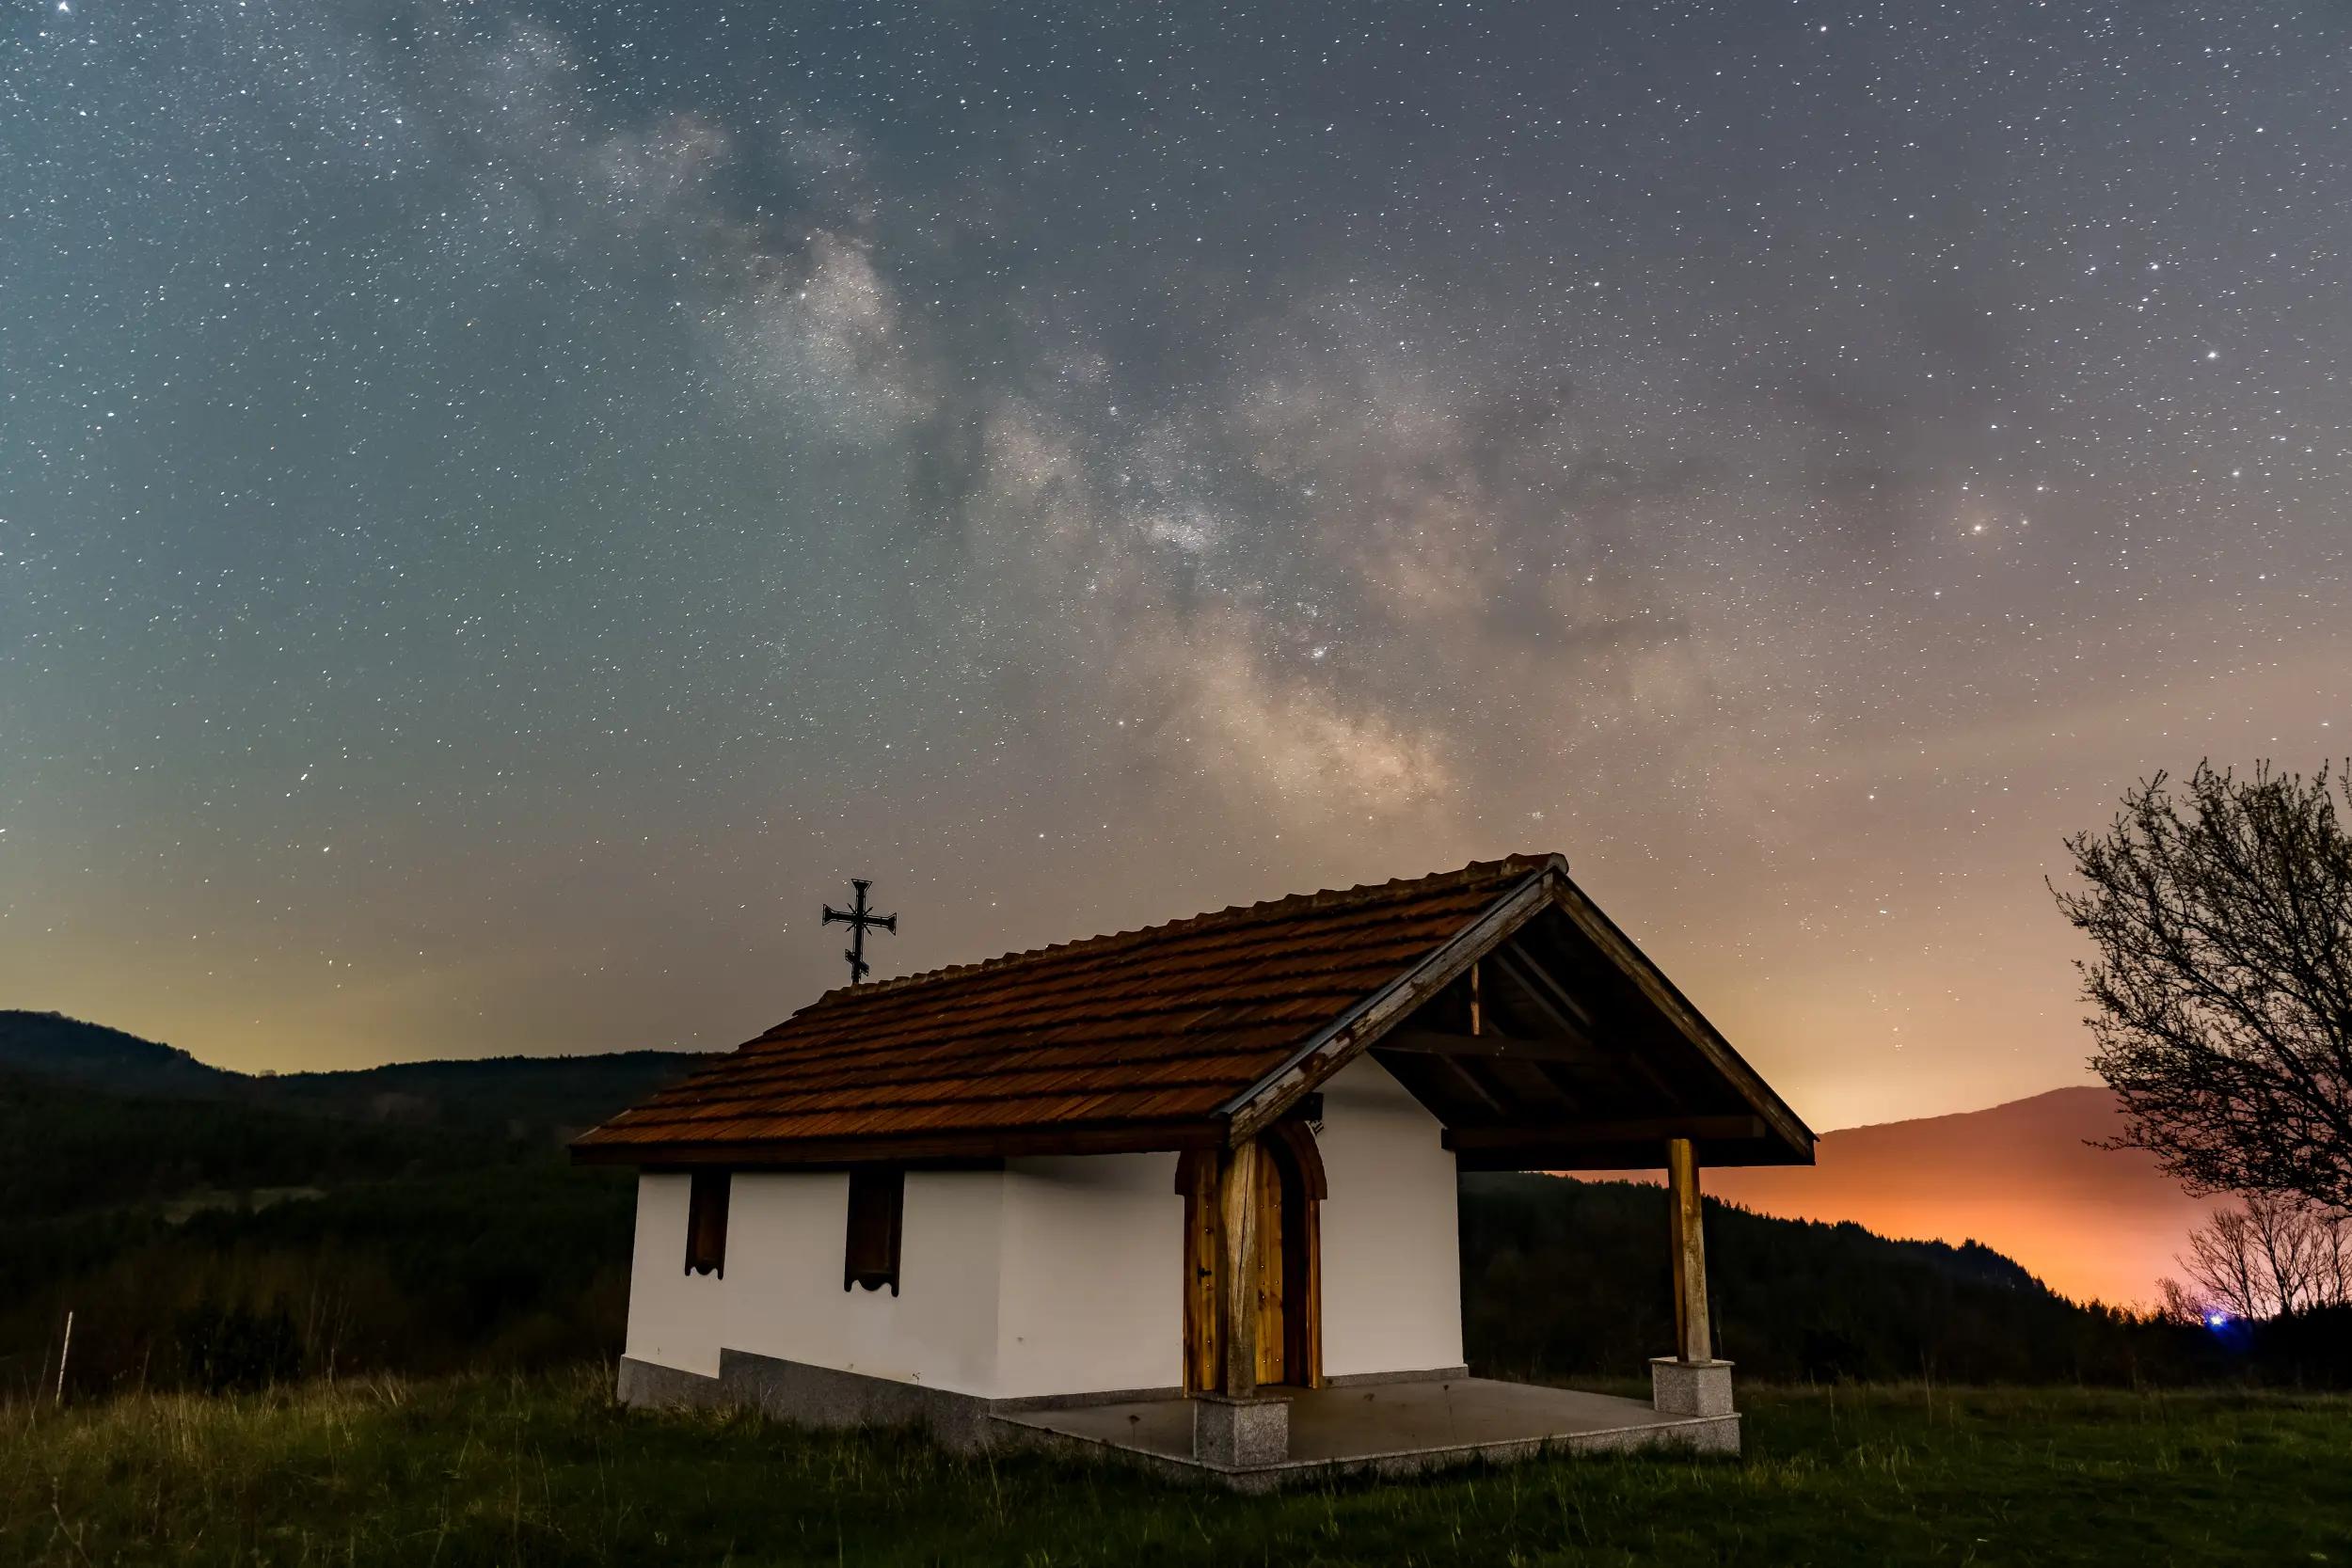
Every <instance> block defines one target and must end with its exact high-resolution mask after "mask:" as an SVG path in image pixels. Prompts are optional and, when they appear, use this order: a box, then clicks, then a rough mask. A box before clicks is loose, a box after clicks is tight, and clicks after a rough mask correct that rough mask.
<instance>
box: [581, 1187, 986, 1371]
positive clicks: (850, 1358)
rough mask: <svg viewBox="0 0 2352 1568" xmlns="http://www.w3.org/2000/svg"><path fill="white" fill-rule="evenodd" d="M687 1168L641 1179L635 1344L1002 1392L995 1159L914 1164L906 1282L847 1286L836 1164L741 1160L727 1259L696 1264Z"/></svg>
mask: <svg viewBox="0 0 2352 1568" xmlns="http://www.w3.org/2000/svg"><path fill="white" fill-rule="evenodd" d="M689 1180H690V1179H689V1178H687V1177H685V1176H674V1175H668V1174H660V1175H653V1174H649V1175H646V1176H644V1177H642V1178H640V1179H639V1181H638V1187H637V1252H636V1259H635V1263H634V1267H633V1269H632V1270H631V1278H630V1281H629V1300H628V1354H629V1355H631V1356H632V1357H634V1358H636V1359H638V1360H641V1361H651V1362H655V1363H658V1364H660V1365H661V1366H665V1367H676V1368H679V1369H682V1370H687V1371H694V1372H702V1373H705V1374H715V1373H716V1372H717V1371H718V1370H719V1350H720V1347H721V1346H725V1347H726V1348H727V1349H729V1350H739V1351H749V1352H752V1353H754V1354H759V1355H772V1356H777V1357H780V1358H782V1359H784V1360H787V1361H798V1362H802V1363H803V1364H805V1365H808V1366H813V1367H831V1368H834V1369H835V1370H841V1371H850V1372H861V1373H864V1374H865V1375H866V1376H868V1377H880V1378H888V1379H891V1380H893V1381H896V1382H901V1383H920V1384H923V1385H925V1386H930V1387H934V1388H946V1389H950V1390H953V1391H955V1392H958V1393H966V1394H977V1395H980V1396H983V1397H986V1396H992V1395H993V1394H994V1392H995V1386H994V1385H995V1377H996V1280H997V1275H998V1272H999V1271H998V1259H999V1255H1000V1247H1001V1243H1002V1237H1003V1218H1004V1215H1003V1210H1004V1191H1005V1189H1004V1180H1003V1178H1002V1177H1001V1176H1000V1175H999V1174H998V1173H996V1172H994V1171H921V1170H918V1171H909V1172H908V1173H907V1179H906V1206H905V1211H904V1216H903V1219H902V1222H901V1226H900V1230H899V1268H898V1294H897V1295H895V1296H894V1295H892V1294H891V1293H890V1291H889V1290H888V1289H887V1288H884V1289H882V1290H880V1291H867V1290H865V1289H862V1288H857V1289H850V1290H844V1289H842V1284H841V1261H842V1249H843V1246H844V1244H845V1243H846V1241H847V1232H848V1227H849V1202H850V1179H849V1177H848V1176H846V1175H844V1174H843V1173H841V1172H838V1171H819V1172H801V1171H737V1172H736V1173H735V1176H734V1179H733V1181H732V1183H731V1186H730V1191H729V1193H728V1196H727V1244H726V1269H725V1272H724V1273H723V1275H689V1274H685V1273H684V1272H683V1270H684V1266H685V1261H686V1209H687V1196H688V1188H689Z"/></svg>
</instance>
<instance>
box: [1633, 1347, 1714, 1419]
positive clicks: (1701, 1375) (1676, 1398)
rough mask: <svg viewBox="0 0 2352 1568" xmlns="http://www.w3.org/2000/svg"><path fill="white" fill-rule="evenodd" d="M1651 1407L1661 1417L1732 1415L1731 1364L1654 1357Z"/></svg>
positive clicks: (1650, 1366)
mask: <svg viewBox="0 0 2352 1568" xmlns="http://www.w3.org/2000/svg"><path fill="white" fill-rule="evenodd" d="M1649 1387H1650V1404H1651V1406H1652V1408H1654V1409H1656V1410H1657V1412H1658V1413H1659V1414H1660V1415H1661V1416H1728V1415H1730V1414H1731V1413H1732V1411H1731V1363H1730V1362H1728V1361H1684V1360H1680V1359H1678V1358H1677V1357H1675V1356H1671V1355H1659V1356H1653V1357H1651V1358H1650V1364H1649Z"/></svg>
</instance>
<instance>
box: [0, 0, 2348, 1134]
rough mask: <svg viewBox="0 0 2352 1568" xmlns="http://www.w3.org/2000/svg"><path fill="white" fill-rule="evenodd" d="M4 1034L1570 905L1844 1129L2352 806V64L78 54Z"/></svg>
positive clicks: (812, 985) (74, 9)
mask: <svg viewBox="0 0 2352 1568" xmlns="http://www.w3.org/2000/svg"><path fill="white" fill-rule="evenodd" d="M5 28H6V30H5V34H4V35H0V153H4V154H5V158H4V159H0V168H4V169H5V174H0V306H4V307H5V309H0V421H4V422H0V1005H8V1006H31V1007H56V1008H60V1009H63V1010H65V1011H67V1012H70V1013H74V1014H78V1015H80V1016H84V1017H89V1018H94V1019H98V1020H100V1021H103V1022H109V1023H113V1024H115V1025H117V1026H119V1027H123V1028H128V1029H132V1030H135V1031H137V1032H139V1033H143V1034H147V1035H150V1036H152V1037H160V1038H164V1039H167V1040H170V1041H172V1042H173V1043H175V1044H178V1045H181V1046H183V1047H186V1048H188V1049H190V1050H192V1051H194V1052H195V1053H197V1054H198V1055H199V1056H202V1057H204V1058H206V1059H208V1060H212V1061H215V1062H219V1063H221V1064H224V1065H228V1066H232V1067H238V1068H244V1069H295V1068H317V1067H350V1066H361V1065H366V1064H370V1063H373V1062H378V1061H383V1060H388V1059H396V1058H407V1057H419V1056H437V1055H479V1054H488V1053H510V1052H532V1053H540V1052H559V1051H569V1052H581V1051H600V1050H609V1049H616V1048H623V1047H634V1046H644V1045H665V1046H666V1045H693V1046H701V1047H706V1048H714V1047H723V1046H726V1045H731V1044H733V1043H735V1042H736V1041H737V1040H739V1039H741V1038H743V1037H746V1036H748V1035H750V1034H752V1033H754V1032H755V1031H756V1030H758V1029H760V1028H762V1027H764V1026H766V1025H767V1024H769V1023H771V1022H774V1021H775V1020H777V1019H779V1018H781V1017H783V1016H784V1015H785V1014H787V1013H788V1012H790V1011H791V1010H792V1009H794V1008H795V1007H797V1006H801V1005H802V1004H803V1003H804V1002H806V1001H808V1000H810V999H811V998H812V997H814V996H815V995H816V994H817V993H818V991H819V990H821V989H822V988H824V987H826V986H828V985H832V984H834V983H837V982H838V981H839V979H840V978H841V976H842V973H843V968H844V966H843V964H842V962H841V958H840V948H841V945H842V943H841V940H840V938H841V932H840V931H839V929H838V928H834V929H831V930H826V929H821V928H820V927H819V926H818V922H817V919H816V916H817V914H818V907H819V905H820V904H821V903H822V902H823V901H824V900H826V899H828V898H832V899H834V900H835V901H840V900H842V899H844V898H845V897H846V894H847V888H846V882H847V879H849V878H850V877H851V876H853V875H862V876H868V877H871V878H873V879H875V880H876V883H877V886H876V899H877V902H878V904H879V905H880V907H881V908H882V909H884V910H893V911H897V912H898V914H899V915H900V916H901V927H900V932H899V934H898V936H897V937H896V938H891V937H879V938H877V939H875V940H876V946H877V951H876V953H875V955H874V956H875V958H876V964H877V973H878V974H882V975H889V974H902V973H907V972H909V971H912V970H914V969H918V968H925V967H930V966H932V965H935V964H939V963H945V962H953V961H961V960H966V959H972V958H981V957H985V956H988V955H991V954H993V953H997V952H1000V951H1005V950H1008V949H1012V948H1019V947H1025V946H1031V945H1036V944H1039V943H1041V942H1050V941H1055V940H1060V939H1064V938H1068V937H1073V936H1079V935H1086V934H1090V933H1092V932H1096V931H1101V930H1109V929H1117V928H1122V927H1130V926H1134V925H1138V924H1143V923H1147V922H1151V921H1155V920H1160V919H1166V918H1169V917H1172V916H1177V915H1182V914H1186V913H1191V912H1194V911H1199V910H1201V909H1209V908H1216V907H1220V906H1223V905H1225V904H1228V903H1233V902H1247V901H1249V900H1252V899H1256V898H1260V897H1266V896H1273V895H1279V894H1282V893H1286V892H1293V891H1299V890H1304V889H1309V888H1314V887H1321V886H1340V885H1346V884H1349V883H1353V882H1357V881H1361V880H1376V879H1385V878H1387V877H1391V876H1396V875H1411V874H1418V873H1422V872H1425V871H1429V870H1434V869H1439V868H1443V867H1448V866H1453V865H1458V864H1460V863H1463V862H1465V861H1467V860H1470V859H1471V858H1473V857H1478V856H1486V855H1492V854H1499V853H1504V852H1509V851H1513V850H1549V849H1559V850H1562V851H1565V853H1566V854H1567V855H1568V857H1569V859H1570V862H1571V863H1572V866H1573V868H1574V870H1575V872H1576V874H1577V876H1578V877H1579V879H1580V880H1581V882H1582V883H1583V884H1584V886H1585V887H1586V888H1587V890H1588V891H1589V892H1591V893H1592V894H1593V895H1594V896H1595V897H1596V898H1597V899H1598V900H1599V901H1600V903H1601V904H1602V905H1603V907H1604V908H1607V909H1609V910H1610V911H1612V912H1613V914H1614V915H1615V916H1616V917H1617V918H1618V919H1619V921H1620V922H1621V923H1622V924H1624V925H1625V926H1626V927H1628V929H1629V931H1630V932H1632V933H1633V934H1634V935H1635V936H1636V937H1637V939H1639V940H1640V941H1641V942H1643V943H1644V944H1645V947H1647V949H1648V950H1649V951H1650V953H1651V954H1652V955H1653V956H1654V957H1655V958H1658V959H1659V960H1660V961H1661V963H1662V964H1663V965H1664V966H1665V967H1666V968H1667V970H1668V971H1669V972H1670V973H1672V974H1675V975H1676V976H1677V979H1678V980H1679V981H1681V983H1682V984H1683V986H1684V989H1685V990H1688V991H1689V992H1690V993H1691V994H1692V997H1693V999H1694V1000H1696V1001H1697V1002H1698V1003H1699V1005H1700V1006H1702V1007H1704V1008H1705V1009H1706V1010H1707V1011H1708V1013H1709V1014H1710V1015H1711V1016H1713V1017H1714V1018H1715V1019H1716V1021H1717V1022H1719V1023H1720V1024H1722V1025H1723V1026H1724V1029H1725V1031H1726V1032H1727V1033H1728V1034H1729V1035H1730V1037H1732V1039H1733V1040H1734V1042H1735V1043H1736V1044H1738V1045H1739V1046H1740V1047H1741V1049H1742V1050H1743V1051H1744V1052H1745V1053H1746V1054H1747V1055H1748V1056H1749V1057H1750V1059H1751V1060H1753V1061H1754V1062H1755V1063H1756V1065H1757V1066H1758V1067H1759V1068H1760V1069H1762V1070H1763V1071H1764V1072H1765V1073H1766V1074H1767V1075H1768V1076H1769V1077H1770V1078H1771V1079H1772V1081H1773V1082H1774V1083H1775V1085H1777V1086H1779V1087H1780V1088H1781V1089H1782V1090H1783V1091H1784V1092H1785V1093H1786V1094H1787V1095H1788V1098H1789V1100H1790V1101H1792V1102H1793V1103H1794V1104H1795V1105H1796V1106H1797V1107H1798V1109H1799V1110H1800V1111H1801V1112H1802V1113H1804V1115H1805V1116H1806V1117H1808V1118H1809V1119H1810V1120H1812V1121H1813V1122H1814V1124H1815V1125H1816V1126H1819V1127H1835V1126H1840V1125H1846V1124H1851V1123H1854V1122H1859V1121H1867V1120H1880V1119H1886V1118H1889V1117H1902V1116H1911V1115H1919V1114H1928V1113H1932V1112H1935V1111H1940V1110H1948V1109H1957V1108H1961V1107H1963V1106H1973V1105H1981V1104H1986V1103H1990V1102H1992V1101H1997V1100H2001V1099H2005V1098H2010V1097H2012V1096H2015V1095H2019V1094H2025V1093H2029V1092H2032V1091H2035V1090H2039V1089H2042V1088H2046V1087H2049V1086H2052V1085H2057V1084H2063V1083H2069V1082H2077V1081H2081V1080H2082V1079H2083V1078H2084V1069H2083V1068H2082V1065H2081V1064H2082V1058H2083V1056H2084V1054H2085V1053H2086V1050H2087V1042H2086V1040H2085V1038H2084V1036H2083V1032H2082V1030H2081V1028H2080V1025H2079V1023H2078V1022H2077V1020H2078V1015H2079V1012H2080V1008H2079V1006H2077V1004H2076V1002H2075V1000H2074V990H2075V981H2074V974H2073V973H2072V971H2071V969H2070V967H2069V962H2068V960H2069V958H2070V957H2071V956H2072V950H2071V948H2070V945H2069V942H2070V939H2069V937H2068V934H2067V933H2066V932H2065V930H2064V928H2063V927H2062V924H2061V922H2060V921H2059V920H2058V916H2057V914H2056V913H2055V911H2054V910H2053V908H2052V906H2051V903H2050V899H2049V895H2048V894H2047V892H2046V891H2045V889H2044V887H2043V885H2042V878H2043V877H2044V875H2045V874H2049V873H2053V872H2055V871H2057V870H2058V869H2059V867H2060V865H2061V863H2062V860H2063V856H2062V852H2061V851H2060V849H2059V846H2058V840H2059V837H2060V836H2061V835H2062V834H2063V833H2065V832H2070V831H2073V830H2074V829H2077V828H2081V827H2088V826H2091V825H2094V824H2097V823H2099V822H2101V821H2103V820H2104V819H2105V818H2106V816H2107V815H2108V813H2109V810H2110V808H2111V805H2112V803H2113V801H2114V800H2115V798H2116V797H2117V796H2118V794H2119V793H2120V792H2121V791H2122V788H2123V787H2124V786H2125V785H2126V784H2128V783H2130V782H2131V781H2132V780H2134V779H2135V778H2137V777H2138V776H2139V775H2141V774H2143V773H2146V772H2148V771H2150V770H2152V769H2154V768H2173V769H2176V770H2179V769H2184V768H2186V767H2188V766H2190V765H2193V764H2194V763H2195V762H2196V761H2197V760H2198V759H2199V758H2200V757H2202V756H2207V755H2210V756H2212V757H2214V758H2215V759H2216V760H2217V761H2232V762H2237V763H2241V764H2242V763H2245V762H2249V761H2250V760H2252V759H2253V758H2255V757H2258V756H2268V757H2275V758H2277V759H2278V760H2279V761H2280V762H2281V763H2282V764H2285V765H2289V766H2295V767H2302V768H2310V767H2312V766H2315V765H2316V764H2317V763H2318V762H2319V761H2320V760H2322V759H2323V758H2325V757H2328V756H2331V755H2336V754H2340V753H2341V752H2344V751H2346V750H2352V735H2347V733H2346V732H2347V731H2352V705H2347V697H2348V696H2352V615H2347V610H2352V583H2348V582H2347V568H2348V567H2352V561H2348V560H2347V534H2348V533H2352V499H2348V498H2352V386H2348V385H2347V379H2346V377H2347V374H2348V373H2352V369H2348V367H2352V354H2348V353H2347V350H2352V201H2347V200H2346V199H2345V193H2346V192H2347V191H2348V190H2352V12H2347V11H2346V10H2345V9H2344V8H2343V6H2341V5H2340V4H2338V3H2335V0H2324V3H2323V0H2312V3H2308V4H2294V3H2234V4H2229V5H2221V4H2211V3H2208V4H2200V5H2176V4H2163V3H2152V4H2147V5H2121V4H2113V3H2107V4H2096V5H2090V4H2075V3H2072V0H2047V3H2031V4H2028V3H2019V0H1994V3H1976V4H1966V5H1957V4H1945V5H1937V4H1927V3H1913V0H1901V3H1890V4H1884V5H1860V6H1857V5H1851V4H1829V3H1816V0H1798V3H1794V4H1790V3H1766V0H1739V3H1736V4H1733V3H1725V4H1702V3H1680V4H1675V3H1668V4H1660V5H1649V4H1630V3H1629V4H1623V5H1617V6H1599V5H1572V4H1561V5H1554V4H1522V5H1478V4H1461V3H1454V0H1448V3H1444V4H1412V5H1406V4H1389V3H1366V0H1354V3H1351V4H1346V5H1325V4H1319V3H1298V0H1293V3H1288V4H1283V5H1279V6H1267V7H1263V8H1255V9H1251V8H1240V7H1230V6H1213V5H1207V4H1201V3H1197V0H1171V3H1168V4H1162V5H1153V6H1149V7H1145V6H1116V7H1100V6H1089V5H1070V6H1064V7H1036V8H1031V7H1020V6H1014V5H992V6H981V5H974V4H937V5H930V4H908V5H892V6H880V5H866V4H855V3H845V4H825V5H788V4H772V5H771V4H760V5H745V6H739V7H721V6H718V5H709V4H706V5H695V6H686V5H677V4H655V3H646V4H635V5H631V4H596V5H578V6H554V5H549V6H541V7H531V6H525V5H515V4H509V3H506V0H483V3H478V4H463V5H459V4H441V3H435V0H337V3H334V4H324V5H323V4H315V3H294V0H186V3H183V4H160V3H142V0H64V3H59V0H40V3H38V4H35V3H30V0H16V3H14V4H12V5H11V6H10V7H9V8H8V11H7V13H6V22H5Z"/></svg>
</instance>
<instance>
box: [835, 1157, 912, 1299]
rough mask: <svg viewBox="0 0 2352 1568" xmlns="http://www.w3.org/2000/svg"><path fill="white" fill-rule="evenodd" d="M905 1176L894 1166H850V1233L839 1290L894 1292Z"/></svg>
mask: <svg viewBox="0 0 2352 1568" xmlns="http://www.w3.org/2000/svg"><path fill="white" fill-rule="evenodd" d="M906 1195H907V1173H906V1171H905V1170H904V1169H903V1168H902V1167H900V1166H898V1165H852V1166H850V1233H849V1242H848V1245H847V1246H846V1248H845V1249H844V1251H843V1256H842V1264H841V1288H842V1289H843V1290H845V1291H846V1290H848V1289H849V1288H850V1286H851V1285H863V1286H865V1287H866V1289H867V1290H869V1291H879V1290H881V1289H882V1287H883V1286H884V1285H887V1286H889V1287H890V1293H891V1294H892V1295H894V1296H895V1295H897V1294H898V1223H899V1219H900V1216H901V1215H902V1214H904V1212H905V1211H906Z"/></svg>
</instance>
